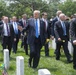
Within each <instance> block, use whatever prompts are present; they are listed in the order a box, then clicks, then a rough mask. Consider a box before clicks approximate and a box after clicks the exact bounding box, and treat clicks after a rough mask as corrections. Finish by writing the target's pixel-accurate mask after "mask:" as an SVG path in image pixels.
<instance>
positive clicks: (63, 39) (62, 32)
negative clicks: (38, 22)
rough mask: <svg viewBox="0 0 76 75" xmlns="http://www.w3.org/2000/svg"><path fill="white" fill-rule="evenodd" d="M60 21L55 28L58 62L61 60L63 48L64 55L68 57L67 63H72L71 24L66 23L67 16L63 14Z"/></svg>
mask: <svg viewBox="0 0 76 75" xmlns="http://www.w3.org/2000/svg"><path fill="white" fill-rule="evenodd" d="M59 19H60V21H57V22H56V23H55V26H54V33H55V38H56V44H57V53H56V60H60V48H61V45H62V46H63V49H64V53H65V55H66V57H67V61H68V62H69V63H70V62H72V59H71V55H70V54H69V50H68V41H69V26H70V25H69V23H68V22H65V15H64V14H63V13H62V14H60V15H59Z"/></svg>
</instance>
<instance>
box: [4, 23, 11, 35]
mask: <svg viewBox="0 0 76 75" xmlns="http://www.w3.org/2000/svg"><path fill="white" fill-rule="evenodd" d="M7 25H8V30H9V32H10V28H9V24H7ZM3 28H4V36H8V31H7V26H6V23H4V27H3Z"/></svg>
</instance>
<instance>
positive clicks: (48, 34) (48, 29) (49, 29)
mask: <svg viewBox="0 0 76 75" xmlns="http://www.w3.org/2000/svg"><path fill="white" fill-rule="evenodd" d="M42 20H43V19H42ZM47 23H48V24H47V31H46V35H47V38H48V39H50V35H51V26H50V23H49V21H48V20H47ZM44 26H45V25H44Z"/></svg>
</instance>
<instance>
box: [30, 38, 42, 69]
mask: <svg viewBox="0 0 76 75" xmlns="http://www.w3.org/2000/svg"><path fill="white" fill-rule="evenodd" d="M29 46H30V59H29V61H30V63H31V62H32V61H33V68H37V66H38V64H39V59H40V49H41V47H42V46H41V40H40V37H39V38H35V41H34V43H33V44H32V45H29Z"/></svg>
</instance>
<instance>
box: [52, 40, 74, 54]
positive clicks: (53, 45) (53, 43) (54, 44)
mask: <svg viewBox="0 0 76 75" xmlns="http://www.w3.org/2000/svg"><path fill="white" fill-rule="evenodd" d="M52 48H53V49H54V50H55V49H56V42H55V39H54V40H52ZM68 50H69V53H70V54H71V55H72V54H73V46H72V44H71V42H68Z"/></svg>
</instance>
